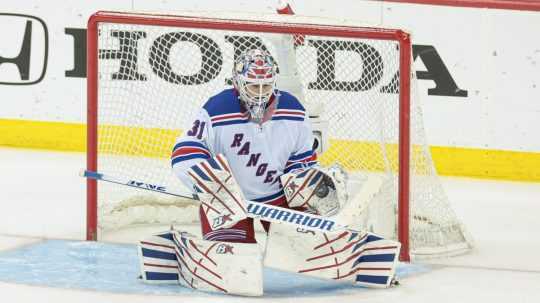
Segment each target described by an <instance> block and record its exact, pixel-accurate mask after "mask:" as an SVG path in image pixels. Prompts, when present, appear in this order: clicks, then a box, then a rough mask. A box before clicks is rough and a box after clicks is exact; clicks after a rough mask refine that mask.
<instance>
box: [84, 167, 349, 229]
mask: <svg viewBox="0 0 540 303" xmlns="http://www.w3.org/2000/svg"><path fill="white" fill-rule="evenodd" d="M81 176H82V177H85V178H89V179H94V180H98V181H106V182H111V183H116V184H120V185H125V186H130V187H134V188H139V189H144V190H149V191H154V192H158V193H162V194H167V195H171V196H176V197H180V198H186V199H191V200H197V201H198V200H199V199H198V197H197V195H195V194H192V193H188V192H179V191H174V190H170V189H168V188H167V187H165V186H163V185H159V184H151V183H146V182H142V181H140V180H133V179H123V178H118V177H115V176H109V175H106V174H102V173H98V172H93V171H89V170H84V171H83V172H81ZM244 202H245V203H246V209H247V216H248V217H250V218H254V219H261V220H265V221H269V222H272V223H282V224H289V225H293V226H296V227H297V228H301V229H304V230H313V231H320V232H328V231H336V230H342V229H347V227H346V226H343V225H341V224H339V223H338V222H337V221H336V220H335V219H334V218H331V217H323V216H319V215H316V214H309V213H304V212H301V211H297V210H293V209H287V208H283V207H279V206H273V205H267V204H263V203H258V202H253V201H249V200H245V201H244Z"/></svg>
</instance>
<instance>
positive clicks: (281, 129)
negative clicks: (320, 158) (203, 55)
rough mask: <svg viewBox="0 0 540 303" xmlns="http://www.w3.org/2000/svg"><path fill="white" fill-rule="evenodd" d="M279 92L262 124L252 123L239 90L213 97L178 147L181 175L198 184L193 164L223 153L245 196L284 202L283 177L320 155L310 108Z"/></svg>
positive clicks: (173, 161)
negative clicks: (193, 176) (192, 174)
mask: <svg viewBox="0 0 540 303" xmlns="http://www.w3.org/2000/svg"><path fill="white" fill-rule="evenodd" d="M277 95H278V97H277V98H275V99H274V100H273V101H272V102H271V103H270V105H269V106H270V108H269V109H268V110H267V111H266V114H265V117H264V120H263V121H265V122H263V123H262V124H260V125H259V124H258V123H255V122H252V121H250V119H249V113H248V112H247V111H245V110H244V109H243V108H242V107H241V105H240V102H239V99H238V94H237V92H236V91H235V90H234V89H227V90H224V91H222V92H221V93H219V94H217V95H215V96H213V97H212V98H210V99H209V100H208V101H207V102H206V103H205V104H204V105H203V108H202V109H201V110H200V112H199V114H198V115H197V117H196V118H195V120H194V122H193V125H192V128H191V129H190V130H188V131H187V132H186V133H185V134H184V135H183V136H182V137H180V138H179V139H178V140H177V142H176V144H175V146H174V148H173V152H172V156H171V164H172V167H173V170H174V172H175V174H176V175H177V176H178V177H179V178H180V179H181V180H182V182H183V183H184V184H185V185H186V186H188V187H189V188H193V183H192V181H191V179H190V178H189V176H188V175H187V170H188V168H190V167H192V166H193V165H195V164H197V163H199V162H201V161H202V160H205V159H208V158H211V157H214V156H216V155H217V154H223V155H224V156H225V158H226V159H227V161H228V162H229V164H230V167H231V170H232V172H233V175H234V177H235V179H236V180H237V182H238V184H239V186H240V188H241V189H242V192H243V194H244V196H245V198H247V199H249V200H252V201H255V202H262V203H273V202H277V201H280V200H282V198H283V197H284V194H283V189H282V186H281V184H280V179H279V178H280V176H281V175H282V174H285V173H288V172H294V171H297V170H303V169H306V168H309V167H312V166H314V165H316V164H317V156H316V154H315V152H314V151H313V134H312V129H311V125H310V123H309V119H308V117H307V115H306V112H305V109H304V107H303V106H302V105H301V104H300V102H299V101H298V100H297V99H296V98H295V97H294V96H292V95H291V94H289V93H287V92H284V91H281V92H279V94H277Z"/></svg>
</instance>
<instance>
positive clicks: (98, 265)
mask: <svg viewBox="0 0 540 303" xmlns="http://www.w3.org/2000/svg"><path fill="white" fill-rule="evenodd" d="M138 267H139V260H138V256H137V250H136V247H135V245H127V244H111V243H99V242H84V241H64V240H50V241H44V242H40V243H37V244H32V245H28V246H24V247H21V248H18V249H14V250H8V251H3V252H0V281H3V282H9V283H20V284H29V285H37V286H49V287H61V288H76V289H89V290H99V291H108V292H117V293H139V294H159V295H174V294H188V293H193V292H194V291H193V290H190V289H186V288H183V287H180V286H178V285H148V284H144V283H142V282H141V281H140V280H138V279H137V277H138V276H139V271H138ZM429 270H430V269H429V268H428V267H426V266H421V265H415V264H400V266H399V267H398V270H397V276H398V278H399V279H403V278H406V277H408V276H411V275H415V274H418V273H421V272H426V271H429ZM356 291H366V289H365V288H362V287H359V286H354V285H349V284H343V283H334V282H329V281H326V280H321V279H316V278H311V277H306V276H302V275H297V274H292V273H287V272H282V271H277V270H272V269H265V271H264V292H265V297H290V296H319V297H320V296H324V295H335V294H338V293H351V292H356ZM198 294H199V295H200V293H198Z"/></svg>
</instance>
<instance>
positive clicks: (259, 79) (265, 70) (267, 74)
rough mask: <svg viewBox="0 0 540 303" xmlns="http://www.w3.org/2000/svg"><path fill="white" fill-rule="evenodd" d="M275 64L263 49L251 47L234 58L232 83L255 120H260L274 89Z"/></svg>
mask: <svg viewBox="0 0 540 303" xmlns="http://www.w3.org/2000/svg"><path fill="white" fill-rule="evenodd" d="M276 76H277V65H276V64H275V62H274V60H273V59H272V57H271V56H270V54H268V53H267V52H265V51H262V50H259V49H252V50H248V51H246V52H244V53H242V54H241V55H240V56H239V57H238V59H236V61H235V63H234V68H233V85H234V87H235V88H236V90H237V91H238V93H239V94H240V100H241V102H242V104H243V105H244V106H245V108H246V109H247V110H248V111H249V113H250V114H251V118H252V119H253V120H255V121H261V120H262V118H263V116H264V113H265V112H266V108H267V105H268V103H269V102H270V99H271V98H272V95H274V93H275V91H276Z"/></svg>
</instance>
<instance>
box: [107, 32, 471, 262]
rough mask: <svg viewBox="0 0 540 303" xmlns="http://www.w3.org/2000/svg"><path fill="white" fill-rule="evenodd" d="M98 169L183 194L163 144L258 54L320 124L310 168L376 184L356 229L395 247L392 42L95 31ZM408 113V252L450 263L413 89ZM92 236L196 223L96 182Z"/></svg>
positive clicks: (184, 208)
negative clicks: (320, 147) (320, 142)
mask: <svg viewBox="0 0 540 303" xmlns="http://www.w3.org/2000/svg"><path fill="white" fill-rule="evenodd" d="M98 33H99V34H98V41H99V42H98V49H99V60H98V62H99V64H98V71H99V72H98V171H99V172H102V173H106V174H110V175H112V176H118V177H124V178H133V179H138V180H142V181H145V182H148V183H153V184H161V185H165V186H168V187H171V188H183V185H182V184H181V183H180V182H179V181H178V180H177V179H176V178H175V177H174V176H173V174H172V171H171V168H170V161H169V157H170V152H171V149H172V146H173V144H174V140H175V138H176V137H177V136H178V135H180V134H182V132H183V131H184V130H186V129H187V127H188V126H189V125H191V123H192V118H193V117H194V115H195V114H196V112H197V111H198V110H199V108H200V106H201V105H202V104H203V103H204V102H205V101H206V100H207V99H208V98H209V97H211V96H212V95H214V94H216V93H218V92H219V91H221V90H223V89H224V88H226V87H229V86H230V83H231V82H230V77H231V70H232V62H233V61H234V59H235V57H236V56H237V55H238V54H239V53H240V52H241V51H243V50H245V49H250V48H261V47H262V48H265V49H267V50H268V51H269V52H270V53H271V54H272V55H273V56H274V58H275V59H276V61H277V62H278V65H279V73H280V80H279V82H278V86H279V88H281V89H284V90H289V91H291V92H293V93H294V94H296V95H297V96H298V97H300V98H299V99H301V101H302V102H303V103H304V105H306V108H307V109H308V111H310V113H311V114H318V115H319V116H320V118H321V119H323V120H325V121H328V130H327V133H326V134H327V136H328V138H329V141H328V143H329V144H328V146H324V147H325V148H326V147H327V150H326V151H325V152H324V153H323V154H322V155H320V157H319V159H320V162H321V164H322V165H325V166H326V165H331V164H333V163H339V164H340V165H342V166H343V167H344V168H345V169H346V170H347V171H348V172H349V174H350V175H351V184H350V185H349V188H350V189H351V191H352V195H353V196H354V192H355V191H358V189H359V186H360V185H361V183H362V180H364V179H365V178H366V177H370V176H373V175H377V176H384V179H385V183H384V185H383V187H382V190H381V191H380V192H379V194H378V195H377V196H376V198H375V199H374V200H373V201H372V202H371V203H370V204H369V205H367V206H366V209H365V211H363V212H362V213H359V214H357V216H355V220H356V223H357V225H359V226H360V227H364V228H369V229H372V230H374V231H375V232H379V233H382V234H383V235H385V236H388V237H392V238H395V237H396V218H397V215H396V212H397V206H396V203H397V191H398V189H397V168H398V149H397V148H398V138H399V124H398V121H399V94H398V93H399V92H398V91H399V76H398V75H399V74H398V73H399V44H398V43H397V42H396V41H389V40H377V39H358V38H338V37H328V36H325V37H322V36H300V35H291V34H279V33H253V32H247V31H241V30H237V31H225V30H209V29H193V28H187V27H183V26H182V25H179V26H177V27H176V26H175V27H165V26H149V25H136V24H118V23H105V22H102V23H99V26H98ZM411 80H412V81H411V82H412V83H413V85H412V87H411V91H412V98H411V103H412V108H411V143H412V144H411V166H410V174H411V179H410V184H411V185H410V191H411V228H410V237H411V238H410V239H411V249H412V253H416V254H418V255H430V254H433V253H456V252H461V251H463V250H466V249H467V248H468V247H469V244H468V242H467V239H466V237H465V232H464V229H463V227H462V226H461V224H460V223H459V221H458V219H457V218H456V216H455V214H454V212H453V211H452V210H451V208H450V205H449V202H448V200H447V197H446V195H445V193H444V191H443V189H442V187H441V184H440V182H439V180H438V177H437V174H436V171H435V169H434V166H433V163H432V160H431V156H430V152H429V149H428V147H427V145H426V142H425V136H424V130H423V126H422V116H421V111H420V107H419V104H418V100H417V98H416V86H415V79H414V78H413V79H411ZM98 188H99V192H98V197H99V201H98V207H99V212H98V224H99V231H100V232H102V233H103V232H106V231H107V230H110V229H115V228H119V227H125V226H129V225H134V224H153V223H165V224H170V223H187V222H196V221H197V220H198V216H197V211H196V207H195V204H194V203H193V202H191V201H187V200H180V199H175V198H170V197H168V196H160V195H159V194H152V193H147V192H142V191H140V190H136V189H131V188H126V187H122V186H119V185H114V184H105V182H104V183H100V184H99V187H98Z"/></svg>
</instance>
